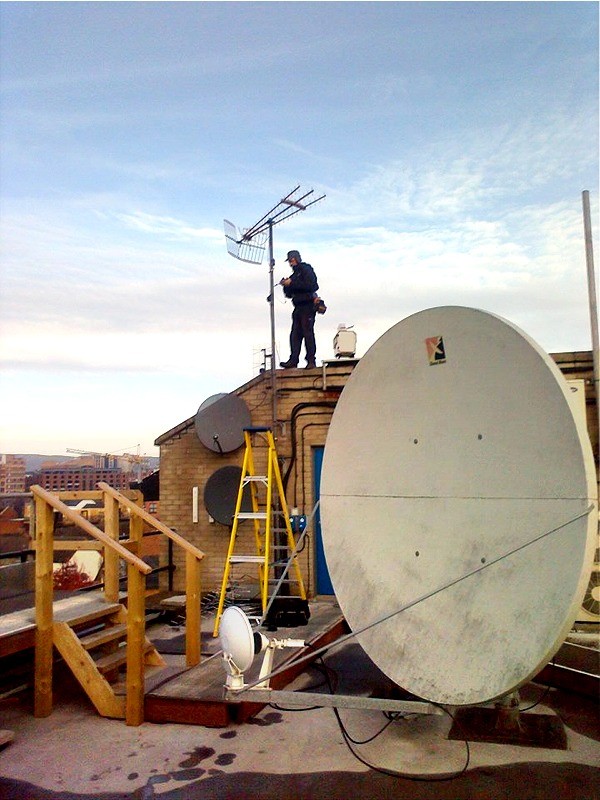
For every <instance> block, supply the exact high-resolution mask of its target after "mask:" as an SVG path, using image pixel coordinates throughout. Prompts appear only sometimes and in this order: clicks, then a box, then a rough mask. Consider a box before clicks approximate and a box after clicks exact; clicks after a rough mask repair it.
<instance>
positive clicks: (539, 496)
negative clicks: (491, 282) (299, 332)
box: [320, 307, 597, 706]
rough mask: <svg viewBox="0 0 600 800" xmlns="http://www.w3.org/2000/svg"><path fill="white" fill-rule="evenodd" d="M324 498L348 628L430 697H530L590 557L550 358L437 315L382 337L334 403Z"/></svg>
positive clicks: (473, 319)
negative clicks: (527, 688) (527, 690)
mask: <svg viewBox="0 0 600 800" xmlns="http://www.w3.org/2000/svg"><path fill="white" fill-rule="evenodd" d="M320 496H321V521H322V530H323V540H324V547H325V553H326V557H327V564H328V567H329V572H330V575H331V579H332V583H333V586H334V589H335V594H336V597H337V599H338V601H339V603H340V606H341V608H342V610H343V612H344V615H345V617H346V619H347V621H348V624H349V625H350V627H351V629H352V630H354V631H357V632H358V631H363V630H364V629H366V628H368V629H367V630H364V632H363V633H359V634H358V640H359V642H360V644H361V645H362V647H363V648H364V650H365V651H366V652H367V654H368V655H369V656H370V657H371V659H372V660H373V661H374V662H375V664H377V666H378V667H379V668H380V669H381V670H382V671H383V672H384V673H385V674H386V675H388V677H389V678H391V679H392V680H393V681H394V682H395V683H397V684H398V685H400V686H402V687H403V688H404V689H406V690H408V691H410V692H411V693H412V694H414V695H416V696H418V697H421V698H424V699H427V700H430V701H432V702H436V703H441V704H448V705H459V706H460V705H472V704H477V703H485V702H489V701H490V700H494V699H496V698H498V697H501V696H503V695H505V694H508V693H509V692H511V691H513V690H515V689H518V688H519V686H521V685H523V684H524V683H526V682H527V681H528V680H530V679H531V678H532V677H533V676H535V675H536V674H537V672H539V670H540V669H542V667H543V666H545V665H546V664H547V663H548V661H549V660H550V659H551V658H552V656H553V655H554V654H555V653H556V651H557V650H558V648H559V647H560V645H561V644H562V642H563V641H564V638H565V636H566V634H567V633H568V631H569V630H570V628H571V626H572V624H573V622H574V621H575V619H576V617H577V614H578V611H579V608H580V606H581V601H582V598H583V597H584V594H585V590H586V588H587V584H588V580H589V575H590V569H591V566H592V561H593V552H594V547H595V542H596V525H597V511H596V513H590V508H596V509H597V506H595V503H596V500H597V498H596V473H595V467H594V461H593V456H592V451H591V446H590V442H589V438H588V434H587V431H586V430H585V427H584V425H583V423H582V422H581V420H578V419H577V418H576V417H575V416H574V414H573V409H572V405H571V400H570V389H569V386H568V384H567V382H566V381H565V379H564V378H563V376H562V375H561V373H560V371H559V370H558V368H557V367H556V365H555V364H554V362H553V361H552V359H551V358H550V357H549V356H548V355H547V354H546V353H544V352H543V351H542V350H541V348H539V347H538V346H537V345H536V344H535V343H534V342H533V341H532V340H531V339H529V338H528V337H527V336H526V335H525V334H524V333H523V332H521V331H520V330H519V329H517V328H516V327H515V326H513V325H512V324H511V323H509V322H507V321H506V320H503V319H501V318H500V317H497V316H495V315H493V314H488V313H486V312H483V311H478V310H476V309H470V308H462V307H441V308H433V309H429V310H426V311H422V312H420V313H418V314H414V315H413V316H411V317H408V318H407V319H405V320H403V321H402V322H399V323H398V324H397V325H395V326H394V327H393V328H391V329H390V330H389V331H387V333H385V334H384V335H383V336H382V337H381V338H380V339H379V340H378V341H377V342H376V343H375V344H374V345H373V346H372V347H371V349H370V350H369V351H368V352H367V354H366V355H365V356H364V357H363V358H362V359H361V361H360V362H359V364H358V366H357V367H356V369H355V370H354V372H353V374H352V376H351V377H350V379H349V381H348V383H347V385H346V387H345V389H344V391H343V393H342V395H341V397H340V400H339V402H338V405H337V407H336V410H335V413H334V415H333V419H332V422H331V425H330V428H329V432H328V436H327V442H326V446H325V454H324V461H323V471H322V480H321V494H320ZM402 609H404V610H402ZM397 611H401V613H397V614H396V613H395V612H397ZM383 618H387V619H386V621H385V622H382V623H381V624H375V625H373V626H372V627H368V626H369V625H370V624H371V623H373V622H377V621H378V620H381V619H383Z"/></svg>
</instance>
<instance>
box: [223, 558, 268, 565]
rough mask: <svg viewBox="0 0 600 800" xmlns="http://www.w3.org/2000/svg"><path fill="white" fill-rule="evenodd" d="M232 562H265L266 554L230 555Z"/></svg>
mask: <svg viewBox="0 0 600 800" xmlns="http://www.w3.org/2000/svg"><path fill="white" fill-rule="evenodd" d="M229 563H230V564H264V563H265V557H264V556H230V558H229Z"/></svg>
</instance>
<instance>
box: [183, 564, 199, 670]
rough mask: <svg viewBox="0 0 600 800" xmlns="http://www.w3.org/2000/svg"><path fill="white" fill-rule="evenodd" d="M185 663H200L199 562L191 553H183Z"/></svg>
mask: <svg viewBox="0 0 600 800" xmlns="http://www.w3.org/2000/svg"><path fill="white" fill-rule="evenodd" d="M185 594H186V604H185V609H186V617H185V618H186V625H185V663H186V665H187V666H188V667H194V666H196V664H199V663H200V636H201V619H200V601H201V595H200V562H199V561H198V559H197V558H196V556H195V555H194V554H193V553H189V552H186V554H185Z"/></svg>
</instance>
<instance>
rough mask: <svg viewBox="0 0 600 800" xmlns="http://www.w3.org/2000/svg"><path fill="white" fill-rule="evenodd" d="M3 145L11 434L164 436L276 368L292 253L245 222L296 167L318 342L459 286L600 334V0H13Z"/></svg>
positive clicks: (575, 331) (543, 326) (22, 438)
mask: <svg viewBox="0 0 600 800" xmlns="http://www.w3.org/2000/svg"><path fill="white" fill-rule="evenodd" d="M0 145H1V157H0V158H1V160H0V175H1V180H0V236H1V244H0V452H3V453H49V454H50V453H51V454H62V453H66V449H67V448H74V449H82V450H93V451H100V452H112V453H121V452H125V451H127V452H139V453H140V454H147V455H158V448H156V447H155V446H154V441H155V439H156V438H157V437H158V436H160V435H161V434H162V433H164V432H165V431H167V430H170V429H171V428H173V427H174V426H175V425H177V424H179V423H180V422H182V421H183V420H186V419H188V418H189V417H191V416H193V415H194V414H195V413H196V411H197V409H198V407H199V406H200V405H201V404H202V403H203V402H204V401H205V400H206V399H207V398H208V397H210V396H212V395H214V394H217V393H220V392H230V391H233V390H235V389H236V388H237V387H238V386H241V385H242V384H244V383H246V382H247V381H249V380H250V379H251V378H253V377H254V376H255V375H257V374H258V371H259V368H260V365H261V360H262V359H261V350H262V349H266V350H267V351H269V350H270V341H271V338H270V337H271V332H270V322H269V304H268V302H267V301H266V298H267V295H268V290H269V266H268V257H267V256H265V258H264V260H263V261H262V263H260V264H249V263H245V262H242V261H238V260H236V259H234V258H232V257H231V256H230V255H229V254H228V253H227V250H226V242H225V237H224V231H223V220H224V219H228V220H230V221H232V222H233V223H234V224H235V225H236V226H237V227H238V228H239V229H240V230H243V229H244V228H248V227H250V226H252V225H253V224H254V223H255V222H256V221H257V220H258V219H259V218H261V217H262V216H263V215H264V214H266V213H267V212H268V211H269V210H270V209H271V208H272V207H273V206H275V205H276V204H277V203H278V202H279V201H280V200H281V198H282V197H284V196H285V195H287V194H288V193H289V192H290V191H291V190H292V189H294V187H296V186H300V187H301V188H302V190H304V191H309V190H311V189H312V190H314V194H313V195H312V197H318V196H320V195H321V194H324V195H325V198H324V199H323V200H321V201H320V202H318V203H316V204H315V205H314V206H312V207H311V208H309V209H307V210H306V211H302V212H300V213H298V214H296V215H295V216H294V217H292V218H291V219H289V220H287V221H284V222H282V223H281V224H279V225H276V226H275V227H274V229H273V236H274V257H275V267H274V277H275V281H276V282H277V281H279V279H280V278H282V277H284V276H286V275H287V274H289V268H288V266H287V264H286V262H285V257H286V253H287V251H288V250H290V249H298V250H299V251H300V252H301V254H302V257H303V259H304V260H305V261H307V262H309V263H311V264H312V265H313V267H314V269H315V271H316V273H317V277H318V280H319V284H320V294H321V296H322V297H323V298H324V299H325V302H326V304H327V306H328V310H327V313H326V314H325V315H324V316H319V317H318V318H317V321H316V326H315V327H316V333H317V362H318V363H320V361H321V360H322V359H330V358H332V357H333V355H334V353H333V338H334V336H335V333H336V330H337V327H338V325H339V324H346V325H353V326H354V330H355V331H356V334H357V345H358V351H357V355H359V356H361V355H363V354H364V353H365V352H366V351H367V350H368V348H369V347H370V346H371V345H372V344H373V343H374V342H375V341H376V340H377V339H378V338H379V337H380V336H381V335H382V334H383V333H385V331H386V330H388V329H389V328H390V327H391V326H392V325H394V324H395V323H397V322H398V321H400V320H402V319H404V318H405V317H407V316H409V315H410V314H413V313H415V312H418V311H421V310H423V309H426V308H431V307H434V306H444V305H461V306H469V307H474V308H480V309H483V310H484V311H490V312H493V313H495V314H499V315H501V316H502V317H504V318H506V319H507V320H509V321H510V322H512V323H513V324H515V325H517V326H518V327H520V328H521V329H522V330H524V331H525V332H526V333H527V334H528V335H529V336H530V337H531V338H533V339H534V340H535V341H536V342H537V343H538V344H539V345H540V347H542V348H543V349H544V350H545V351H546V352H549V353H552V352H562V351H573V350H590V349H591V333H590V312H589V295H588V283H587V277H586V263H585V246H584V239H583V216H582V191H583V190H588V191H589V193H590V201H591V207H592V226H593V232H594V243H595V246H596V248H597V244H596V242H597V239H596V237H597V235H598V226H597V222H598V5H597V3H595V2H566V3H554V2H551V3H545V2H533V3H519V2H514V3H513V2H511V3H493V2H490V3H488V2H482V3H460V2H449V3H446V2H431V3H430V2H423V3H409V2H381V3H379V2H369V3H362V2H343V3H339V2H323V3H321V2H307V3H304V2H300V3H295V2H277V3H254V2H241V3H236V2H175V3H162V2H152V3H144V2H139V3H137V2H136V3H128V2H118V3H111V2H109V3H103V2H93V3H88V2H78V3H60V2H58V3H54V2H49V3H28V2H18V3H13V2H2V3H0ZM596 261H598V256H596ZM596 280H597V279H596ZM291 310H292V308H291V305H290V303H289V301H286V300H285V298H284V296H283V293H282V291H281V289H280V288H279V287H278V288H277V289H276V292H275V319H276V342H277V353H276V358H277V362H279V361H280V360H282V361H283V360H286V359H287V358H288V356H289V349H288V347H289V345H288V337H289V328H290V317H291Z"/></svg>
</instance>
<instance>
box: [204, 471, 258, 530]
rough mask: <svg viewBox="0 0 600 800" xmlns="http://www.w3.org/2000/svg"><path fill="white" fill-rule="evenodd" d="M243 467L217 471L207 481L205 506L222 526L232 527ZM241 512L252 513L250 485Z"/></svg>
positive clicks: (247, 486) (243, 497)
mask: <svg viewBox="0 0 600 800" xmlns="http://www.w3.org/2000/svg"><path fill="white" fill-rule="evenodd" d="M241 479H242V470H241V467H235V466H228V467H221V469H218V470H216V471H215V472H213V474H212V475H211V476H210V478H209V479H208V480H207V481H206V485H205V487H204V505H205V506H206V510H207V511H208V513H209V514H210V516H211V517H212V518H213V519H214V520H215V521H216V522H220V523H221V525H231V522H232V517H233V514H234V512H235V504H236V502H237V497H238V492H239V488H240V481H241ZM240 510H241V511H244V512H248V511H252V498H251V495H250V485H249V484H247V485H246V486H245V487H244V491H243V494H242V507H241V509H240Z"/></svg>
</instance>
